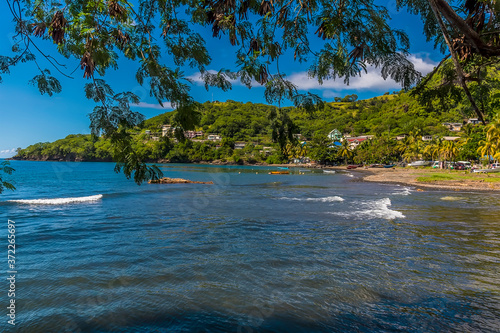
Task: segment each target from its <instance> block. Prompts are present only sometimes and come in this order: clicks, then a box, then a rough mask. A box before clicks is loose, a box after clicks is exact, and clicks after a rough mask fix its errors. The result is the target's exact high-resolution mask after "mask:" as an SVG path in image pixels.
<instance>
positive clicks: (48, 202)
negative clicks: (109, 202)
mask: <svg viewBox="0 0 500 333" xmlns="http://www.w3.org/2000/svg"><path fill="white" fill-rule="evenodd" d="M100 199H102V194H97V195H91V196H88V197H77V198H55V199H33V200H8V202H15V203H19V204H25V205H64V204H70V203H77V202H89V201H97V200H100Z"/></svg>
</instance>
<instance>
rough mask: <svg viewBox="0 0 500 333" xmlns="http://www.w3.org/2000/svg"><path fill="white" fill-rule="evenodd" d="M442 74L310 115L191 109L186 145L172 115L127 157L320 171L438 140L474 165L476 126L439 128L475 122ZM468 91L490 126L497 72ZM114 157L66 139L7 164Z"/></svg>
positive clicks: (389, 158) (258, 107) (242, 107)
mask: <svg viewBox="0 0 500 333" xmlns="http://www.w3.org/2000/svg"><path fill="white" fill-rule="evenodd" d="M447 66H448V67H449V64H448V63H445V65H444V66H442V67H441V69H440V70H439V71H438V72H436V73H435V74H434V75H433V76H429V77H428V78H426V79H425V80H424V81H426V83H427V85H426V86H425V87H424V88H422V87H417V88H415V89H414V90H412V91H410V92H404V91H400V92H393V93H392V94H390V93H386V94H384V95H382V96H378V97H375V98H371V99H367V100H360V101H357V100H356V99H357V96H356V95H352V96H349V95H348V96H346V97H344V98H343V99H341V98H336V100H339V102H335V103H325V104H324V105H323V107H321V108H320V109H319V110H316V111H314V112H308V111H306V110H303V109H300V108H296V107H285V108H282V109H278V108H277V107H275V106H270V105H264V104H254V103H240V102H235V101H231V100H228V101H226V102H205V103H203V104H198V105H197V110H196V111H195V112H194V113H191V114H190V115H189V116H190V117H191V118H190V123H191V124H192V125H193V126H192V128H191V129H192V130H196V131H198V132H200V131H201V132H203V133H202V134H201V135H197V136H196V137H194V138H193V139H192V140H191V139H186V138H185V135H186V134H189V132H186V131H183V130H182V129H181V128H180V127H179V126H178V123H179V122H180V121H179V119H180V118H182V117H186V115H185V114H182V113H180V112H177V111H172V112H166V113H164V114H161V115H158V116H156V117H153V118H150V119H148V120H146V121H145V122H144V123H143V124H142V125H141V126H140V127H137V128H134V129H129V130H128V133H129V134H130V136H131V138H132V142H133V144H132V145H133V149H134V151H135V152H136V153H137V154H138V156H139V157H140V158H142V159H144V160H147V161H171V162H201V161H207V162H212V161H217V160H218V161H221V162H231V163H243V162H248V163H256V162H267V163H278V162H286V161H289V160H291V159H294V158H305V157H309V158H311V159H313V160H317V161H319V162H321V163H347V162H353V161H354V162H371V163H374V162H398V161H402V160H406V161H408V160H414V159H419V158H428V159H434V158H436V156H433V155H436V153H435V151H436V149H437V148H436V149H434V153H431V151H433V149H432V148H430V145H436V144H437V145H441V144H442V141H443V140H442V139H441V138H443V137H446V136H458V137H460V138H461V139H460V140H455V141H454V142H455V143H454V144H456V145H457V147H458V148H457V149H456V152H455V153H454V154H453V156H452V157H448V159H452V158H461V159H477V158H478V153H477V149H478V148H479V144H480V141H481V140H484V139H485V133H483V127H482V126H471V125H467V126H465V127H464V128H463V130H462V131H461V132H451V131H450V130H449V129H448V128H447V127H445V126H443V123H446V122H452V123H460V124H465V123H466V121H467V119H469V118H471V117H474V115H475V114H474V112H473V110H472V108H471V107H470V106H468V102H467V100H466V99H465V97H464V95H463V92H462V91H461V90H460V89H458V88H457V87H456V86H455V85H454V84H450V82H452V81H450V79H449V75H450V73H451V72H450V70H449V68H448V67H447ZM429 87H430V88H429ZM416 90H418V92H419V94H418V95H417V94H415V91H416ZM470 90H471V93H472V94H473V95H474V97H475V98H476V99H477V100H478V101H479V103H480V106H481V108H482V111H483V112H484V113H485V115H486V116H487V117H488V119H493V117H494V115H495V114H496V113H497V112H498V108H499V106H500V105H499V104H500V103H499V100H500V99H499V98H498V97H500V80H499V75H498V68H496V67H495V68H489V69H488V70H487V71H486V70H485V72H484V74H483V75H482V79H481V80H479V81H477V82H472V83H471V84H470ZM163 125H171V127H172V128H173V129H175V131H173V135H171V136H162V126H163ZM333 129H337V130H338V131H339V132H340V133H342V134H344V135H345V136H351V137H355V136H360V135H369V136H373V137H374V138H373V139H372V140H369V141H370V142H365V143H363V144H361V145H360V146H359V147H356V148H355V149H354V147H353V146H350V147H348V146H345V147H342V146H333V144H332V142H330V141H328V139H327V135H328V133H329V132H330V131H332V130H333ZM197 134H200V133H197ZM210 134H216V135H219V136H220V137H221V140H208V138H209V135H210ZM294 134H295V136H294ZM297 134H301V135H300V136H298V135H297ZM402 135H405V136H406V138H405V139H404V140H403V141H401V142H398V141H396V140H394V138H395V137H396V136H402ZM423 136H430V137H432V138H433V142H422V137H423ZM304 142H305V143H304ZM440 142H441V143H440ZM345 145H347V143H346V144H345ZM411 147H413V148H411ZM238 148H241V149H238ZM439 149H441V148H439ZM439 149H438V150H439ZM114 154H115V152H114V151H113V145H112V144H111V143H110V141H109V140H107V139H106V138H103V137H101V138H91V137H90V136H89V135H70V136H68V137H66V138H65V139H61V140H57V141H55V142H52V143H37V144H34V145H31V146H29V147H27V148H25V149H20V150H19V151H18V155H17V156H16V157H15V158H19V159H36V160H84V161H86V160H88V161H100V160H103V161H108V160H112V157H113V156H114ZM437 155H441V154H437Z"/></svg>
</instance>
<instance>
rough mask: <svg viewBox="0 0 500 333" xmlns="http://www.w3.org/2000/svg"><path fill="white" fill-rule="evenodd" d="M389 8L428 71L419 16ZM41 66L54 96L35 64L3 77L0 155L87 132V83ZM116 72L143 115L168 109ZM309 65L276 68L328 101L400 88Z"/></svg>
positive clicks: (210, 94)
mask: <svg viewBox="0 0 500 333" xmlns="http://www.w3.org/2000/svg"><path fill="white" fill-rule="evenodd" d="M387 6H388V8H389V9H390V11H391V16H392V18H393V20H392V24H391V25H392V26H394V27H397V28H399V29H403V30H405V31H406V32H407V33H408V34H409V36H410V40H411V49H410V52H411V57H410V59H411V60H412V62H414V64H415V66H416V68H417V69H418V70H420V71H421V72H423V73H424V74H425V73H428V72H429V71H431V70H432V68H433V67H434V65H435V64H437V63H438V62H439V61H440V60H441V58H442V55H441V54H440V53H439V52H437V51H436V50H434V48H433V46H432V44H430V43H426V41H425V39H424V37H423V35H422V24H421V22H420V20H419V18H418V17H416V16H412V15H409V14H407V13H405V12H397V11H396V10H395V1H393V0H389V1H388V2H387ZM0 31H1V32H2V33H1V34H0V55H10V54H11V53H10V48H11V46H12V41H11V38H12V36H13V31H14V30H13V24H12V23H11V17H10V12H8V9H7V4H6V2H1V3H0ZM207 35H208V37H207V38H206V41H207V46H208V49H209V51H210V54H211V55H212V59H213V61H212V64H211V65H209V66H208V68H209V69H211V70H218V69H220V68H222V67H223V68H230V69H234V66H232V64H234V59H235V57H234V52H235V50H236V49H235V48H232V47H231V46H230V45H229V43H228V42H227V41H226V38H224V37H223V38H222V39H221V40H218V39H212V38H210V35H211V33H210V34H207ZM42 46H43V47H44V50H52V49H53V48H54V45H53V44H52V43H50V42H43V43H42ZM49 53H50V54H51V55H53V56H54V57H55V58H56V59H57V60H58V61H59V62H61V63H63V64H65V65H67V70H65V73H71V72H72V71H73V70H74V69H75V68H77V67H78V65H79V61H77V60H76V59H65V58H63V57H62V56H60V55H58V54H57V52H55V51H49ZM40 63H41V66H43V67H46V68H48V69H49V70H50V71H51V72H52V74H53V75H54V76H56V77H57V78H58V79H59V80H60V81H61V83H62V92H61V93H60V94H56V95H54V96H52V97H49V96H47V95H40V93H39V92H38V90H37V88H36V87H33V86H31V85H29V84H28V81H29V80H30V79H31V78H32V77H33V76H34V75H36V74H37V70H36V67H35V65H34V64H33V63H27V64H19V65H18V66H15V67H14V68H12V69H11V74H10V75H7V74H5V75H2V78H3V83H0V105H1V106H0V158H5V157H10V156H12V155H14V153H15V149H16V148H17V147H21V148H25V147H27V146H28V145H30V144H34V143H36V142H47V141H54V140H57V139H61V138H64V137H65V136H66V135H68V134H77V133H89V132H90V131H89V119H88V117H87V115H88V114H89V113H90V112H91V111H92V109H93V107H94V106H95V105H96V104H95V103H94V102H93V101H89V100H87V99H86V98H85V95H84V92H83V86H84V84H85V83H86V82H87V80H86V79H83V77H82V76H83V73H82V71H81V70H80V69H79V68H78V69H77V70H76V71H75V72H74V74H73V77H74V79H68V78H65V77H63V76H62V75H59V74H58V73H57V72H56V70H55V69H54V68H53V67H51V65H50V64H49V63H48V62H46V61H45V60H40ZM119 66H120V68H119V69H118V70H117V71H109V72H108V73H107V75H106V77H105V79H106V80H107V81H108V82H109V83H110V84H111V85H112V87H113V88H114V89H115V91H116V92H120V91H132V92H134V93H136V94H137V95H138V96H139V97H141V103H140V104H139V105H137V106H134V109H135V110H136V111H139V112H141V113H143V114H144V115H145V116H146V117H148V118H149V117H152V116H155V115H158V114H160V113H163V112H165V111H168V110H169V108H168V103H166V104H165V106H166V107H167V108H163V109H162V108H161V107H160V105H158V104H157V103H156V101H155V100H154V99H152V98H151V97H149V93H148V91H147V90H146V89H145V88H143V87H141V86H140V85H138V84H137V83H136V82H135V79H134V76H135V70H136V68H137V64H134V63H133V62H131V61H127V60H121V61H120V62H119ZM308 67H309V65H308V64H299V63H296V62H293V61H291V60H287V59H284V58H282V60H280V70H281V71H282V72H285V73H286V74H287V76H288V78H289V79H291V81H292V82H294V83H295V84H296V85H297V87H298V88H299V90H300V91H303V92H305V91H310V92H313V93H316V94H318V95H319V96H321V97H323V98H324V99H325V100H326V101H333V98H334V97H336V96H339V97H343V96H345V95H347V94H353V93H356V94H357V95H358V96H359V98H360V99H365V98H370V97H373V96H377V95H380V94H383V93H384V92H386V91H395V90H396V91H397V90H400V86H399V84H397V83H395V82H394V81H392V80H390V79H388V80H383V79H382V77H381V76H380V72H379V71H378V70H377V69H374V68H369V70H368V73H367V74H364V75H362V76H361V77H356V78H353V79H351V81H350V85H349V86H347V85H345V84H344V82H343V80H342V79H339V80H336V81H326V82H324V84H323V85H319V84H318V83H317V82H316V81H315V80H312V79H309V78H308V77H307V74H306V73H307V68H308ZM184 70H185V73H186V75H187V76H189V77H190V78H191V79H192V80H193V81H194V83H193V85H192V89H191V93H192V95H193V97H194V98H195V99H196V100H197V101H199V102H205V101H210V100H212V99H213V100H218V101H226V100H228V99H231V100H235V101H241V102H257V103H265V100H264V94H263V92H264V89H263V88H261V87H254V88H252V89H251V90H249V89H248V88H246V87H244V86H242V85H241V84H239V83H238V82H235V83H234V84H233V89H232V90H231V91H229V92H223V91H221V90H220V89H210V90H209V91H206V90H205V88H204V86H203V84H202V83H201V82H200V80H199V73H198V72H197V71H196V70H191V69H189V68H186V69H184Z"/></svg>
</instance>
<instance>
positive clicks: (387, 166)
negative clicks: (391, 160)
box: [383, 164, 396, 169]
mask: <svg viewBox="0 0 500 333" xmlns="http://www.w3.org/2000/svg"><path fill="white" fill-rule="evenodd" d="M395 166H396V164H384V165H383V167H384V168H386V169H389V168H394V167H395Z"/></svg>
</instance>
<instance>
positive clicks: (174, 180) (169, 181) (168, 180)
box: [148, 177, 214, 184]
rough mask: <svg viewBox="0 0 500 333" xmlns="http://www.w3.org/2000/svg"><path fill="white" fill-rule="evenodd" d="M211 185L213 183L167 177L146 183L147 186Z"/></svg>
mask: <svg viewBox="0 0 500 333" xmlns="http://www.w3.org/2000/svg"><path fill="white" fill-rule="evenodd" d="M213 183H214V182H196V181H192V180H187V179H182V178H168V177H163V178H160V179H155V180H150V181H149V182H148V184H213Z"/></svg>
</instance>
